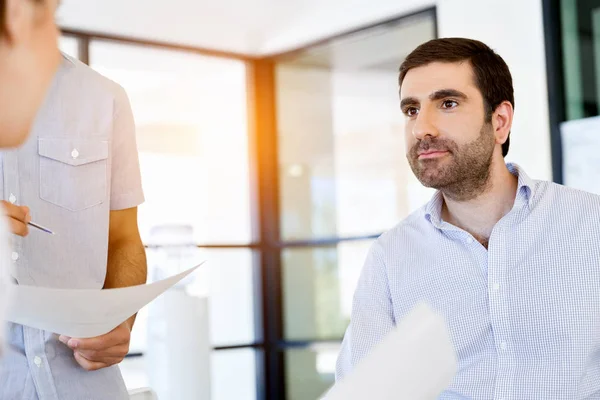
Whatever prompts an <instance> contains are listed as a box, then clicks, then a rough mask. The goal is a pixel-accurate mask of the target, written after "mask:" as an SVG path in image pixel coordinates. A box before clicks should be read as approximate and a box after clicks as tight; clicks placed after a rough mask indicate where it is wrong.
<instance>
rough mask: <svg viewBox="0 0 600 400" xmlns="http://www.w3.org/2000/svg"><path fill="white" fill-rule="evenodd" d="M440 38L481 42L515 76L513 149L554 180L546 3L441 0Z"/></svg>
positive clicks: (515, 156)
mask: <svg viewBox="0 0 600 400" xmlns="http://www.w3.org/2000/svg"><path fill="white" fill-rule="evenodd" d="M438 29H439V35H440V37H451V36H462V37H469V38H472V39H477V40H481V41H483V42H484V43H486V44H488V45H489V46H490V47H492V48H493V49H494V50H496V51H497V52H498V54H500V55H501V56H502V58H504V60H505V61H506V63H507V64H508V66H509V67H510V70H511V72H512V75H513V80H514V87H515V120H514V123H513V130H512V134H511V147H510V152H509V154H508V156H507V157H506V159H507V160H508V161H515V162H517V163H519V164H520V165H521V166H522V167H524V168H525V170H526V171H527V173H528V174H529V175H530V176H531V177H533V178H537V179H547V180H551V179H552V167H551V156H550V127H549V122H548V92H547V87H546V84H547V83H546V57H545V52H544V28H543V20H542V4H541V1H538V0H503V1H492V0H438Z"/></svg>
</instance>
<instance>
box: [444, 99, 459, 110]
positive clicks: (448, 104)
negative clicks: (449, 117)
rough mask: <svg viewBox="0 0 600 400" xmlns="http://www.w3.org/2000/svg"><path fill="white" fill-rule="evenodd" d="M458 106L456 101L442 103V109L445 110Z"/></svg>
mask: <svg viewBox="0 0 600 400" xmlns="http://www.w3.org/2000/svg"><path fill="white" fill-rule="evenodd" d="M457 105H458V103H457V102H456V101H454V100H444V102H443V103H442V108H445V109H449V108H455V107H456V106H457Z"/></svg>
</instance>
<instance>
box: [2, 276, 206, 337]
mask: <svg viewBox="0 0 600 400" xmlns="http://www.w3.org/2000/svg"><path fill="white" fill-rule="evenodd" d="M200 265H201V264H200ZM200 265H197V266H195V267H193V268H190V269H188V270H186V271H184V272H182V273H180V274H177V275H174V276H172V277H170V278H167V279H163V280H161V281H158V282H154V283H151V284H148V285H139V286H132V287H127V288H121V289H106V290H92V289H50V288H39V287H34V286H20V285H14V284H10V285H9V286H8V291H9V298H10V302H9V307H8V309H7V312H6V319H7V320H8V321H11V322H14V323H17V324H21V325H26V326H30V327H33V328H37V329H42V330H45V331H49V332H53V333H56V334H59V335H66V336H69V337H75V338H82V339H85V338H90V337H96V336H100V335H103V334H105V333H108V332H110V331H111V330H113V329H114V328H116V327H117V326H118V325H120V324H121V323H123V322H124V321H126V320H127V319H128V318H129V317H131V316H132V315H133V314H135V313H137V312H138V311H139V310H140V309H141V308H142V307H144V306H145V305H146V304H148V303H150V302H151V301H152V300H154V299H155V298H156V297H158V296H159V295H160V294H162V293H163V292H164V291H166V290H167V289H169V288H170V287H172V286H173V285H175V284H176V283H177V282H179V281H181V280H182V279H183V278H185V277H186V276H188V275H189V274H191V273H192V272H194V271H195V270H196V269H197V268H198V267H199V266H200Z"/></svg>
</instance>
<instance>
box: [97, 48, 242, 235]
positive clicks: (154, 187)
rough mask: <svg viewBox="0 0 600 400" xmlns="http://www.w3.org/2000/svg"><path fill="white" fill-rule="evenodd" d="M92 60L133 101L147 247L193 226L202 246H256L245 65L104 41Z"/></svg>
mask: <svg viewBox="0 0 600 400" xmlns="http://www.w3.org/2000/svg"><path fill="white" fill-rule="evenodd" d="M90 59H91V61H92V67H93V68H95V69H96V70H98V71H99V72H100V73H102V74H103V75H106V76H107V77H109V78H111V79H113V80H115V81H116V82H118V83H119V84H121V85H122V86H123V87H124V88H125V90H126V91H127V93H128V95H129V97H130V100H131V104H132V107H133V111H134V115H135V119H136V126H137V134H138V147H139V151H140V164H141V169H142V179H143V185H144V191H145V195H146V203H145V204H143V205H142V206H141V207H140V215H139V225H140V229H141V234H142V238H143V239H144V241H146V240H147V239H148V237H149V235H150V231H151V230H152V228H153V227H155V226H159V225H164V224H187V223H190V224H191V225H192V226H193V228H194V241H195V242H196V243H207V244H210V243H218V244H223V243H227V244H230V243H235V244H245V243H249V242H250V241H251V229H250V194H249V165H248V140H247V116H246V68H245V64H244V63H243V62H241V61H237V60H226V59H220V58H214V57H208V56H200V55H195V54H188V53H180V52H174V51H170V50H159V49H153V48H147V47H139V46H133V45H123V44H114V43H105V42H98V41H94V42H92V43H91V47H90Z"/></svg>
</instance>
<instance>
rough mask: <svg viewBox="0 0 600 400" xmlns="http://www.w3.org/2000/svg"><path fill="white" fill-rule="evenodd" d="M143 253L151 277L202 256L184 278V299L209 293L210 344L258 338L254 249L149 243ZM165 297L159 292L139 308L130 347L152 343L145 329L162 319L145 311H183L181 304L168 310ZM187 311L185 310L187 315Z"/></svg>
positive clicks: (190, 303)
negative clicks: (145, 252)
mask: <svg viewBox="0 0 600 400" xmlns="http://www.w3.org/2000/svg"><path fill="white" fill-rule="evenodd" d="M147 255H148V270H149V275H150V276H151V279H150V281H152V280H158V279H162V278H165V277H166V276H172V275H175V274H177V273H179V272H182V271H183V270H185V269H187V268H189V267H191V266H193V265H196V264H198V263H200V262H202V261H206V263H205V264H204V265H203V266H202V267H200V269H199V270H198V271H197V272H195V273H194V274H193V275H192V277H191V278H190V279H189V280H187V279H186V281H185V283H186V285H187V286H186V288H185V292H186V293H187V294H188V296H189V297H186V298H187V299H188V300H187V301H186V303H185V304H187V305H188V306H189V307H190V310H193V307H194V306H195V303H194V299H195V298H196V296H205V295H206V294H208V319H209V335H210V336H209V337H210V341H211V345H212V346H213V347H218V346H232V345H244V344H249V343H254V342H255V341H256V340H257V339H259V338H257V337H256V332H255V329H256V327H255V306H254V302H255V301H256V299H257V297H256V296H255V294H254V268H253V261H254V255H253V253H252V251H251V250H249V249H239V250H237V249H236V250H203V249H198V248H195V247H191V248H190V247H187V248H186V247H183V248H156V249H149V250H148V251H147ZM170 290H171V291H176V290H179V289H177V288H173V289H170ZM164 300H165V299H164V296H161V297H159V298H157V299H156V300H154V302H152V303H151V304H150V305H149V306H148V307H145V308H143V309H142V310H141V311H140V312H139V313H138V316H137V319H136V324H135V328H134V330H133V333H132V338H131V349H130V352H131V353H143V352H145V351H147V350H148V347H149V346H151V345H152V343H153V342H152V341H151V340H150V338H151V337H153V336H150V335H153V332H155V331H156V329H159V327H160V325H161V322H162V321H163V320H161V319H160V318H158V317H155V318H158V319H149V314H150V315H154V316H157V315H160V313H165V312H185V311H182V310H181V309H177V310H168V306H166V305H165V303H164ZM165 307H166V308H165ZM192 315H193V313H192V312H191V311H190V318H191V316H192ZM189 322H190V324H191V325H190V326H189V327H188V326H181V329H191V327H193V326H194V325H193V321H192V320H190V321H189ZM150 324H152V325H150ZM172 328H173V327H170V329H172Z"/></svg>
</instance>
